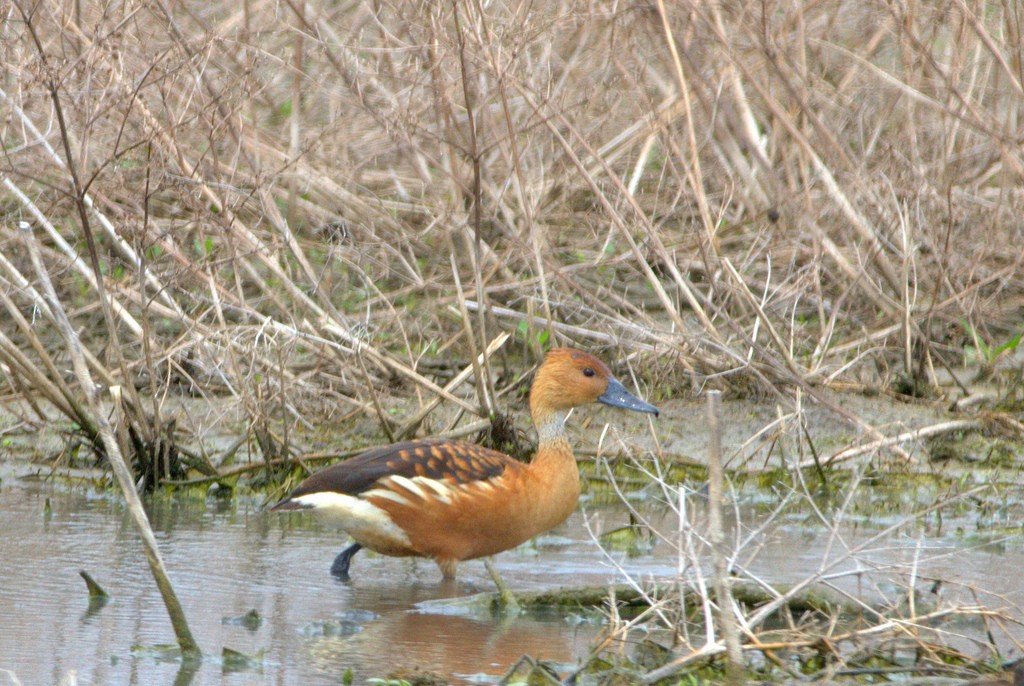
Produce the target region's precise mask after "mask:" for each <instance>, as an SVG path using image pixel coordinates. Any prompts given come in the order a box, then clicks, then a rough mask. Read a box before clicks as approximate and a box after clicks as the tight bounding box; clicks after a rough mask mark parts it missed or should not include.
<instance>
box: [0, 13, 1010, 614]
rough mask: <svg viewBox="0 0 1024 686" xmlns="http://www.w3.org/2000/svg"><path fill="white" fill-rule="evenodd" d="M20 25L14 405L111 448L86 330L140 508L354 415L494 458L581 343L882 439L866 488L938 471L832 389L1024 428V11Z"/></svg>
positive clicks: (9, 204)
mask: <svg viewBox="0 0 1024 686" xmlns="http://www.w3.org/2000/svg"><path fill="white" fill-rule="evenodd" d="M0 11H2V12H3V13H4V16H3V18H2V19H3V20H2V23H0V56H2V63H3V65H4V66H3V82H2V84H0V112H2V113H3V116H2V117H0V133H2V144H3V156H2V159H0V212H2V217H3V221H2V222H0V299H2V301H3V310H2V320H3V326H0V365H2V367H0V369H2V379H3V382H4V383H5V384H6V388H7V396H6V397H7V399H8V400H9V401H12V402H10V403H9V404H10V406H11V407H12V408H15V409H16V410H17V412H19V413H21V415H22V418H23V420H24V422H25V423H26V424H27V425H28V426H39V425H43V424H47V423H49V422H51V421H52V419H53V413H54V412H56V413H58V414H59V415H61V416H62V417H63V418H64V419H63V420H62V425H63V426H66V427H67V428H68V429H69V430H70V431H72V432H75V433H77V434H80V435H82V436H84V437H85V439H86V441H87V442H88V444H89V445H90V447H94V448H95V449H97V450H98V451H100V452H102V451H103V448H102V447H101V443H100V440H99V428H98V425H97V423H96V420H95V415H94V414H93V413H91V412H90V410H89V405H88V402H87V400H90V399H87V398H84V397H83V392H82V390H81V389H80V387H79V385H78V382H77V381H76V379H75V377H74V376H73V375H72V374H71V373H70V371H69V368H68V366H69V365H68V361H67V358H66V353H65V352H64V349H65V348H64V342H63V339H61V338H60V336H58V335H57V333H56V331H57V330H56V323H57V321H58V319H59V316H58V314H57V312H56V310H57V309H63V310H65V311H66V313H67V316H68V318H69V320H70V322H71V324H72V326H73V328H74V330H75V331H76V332H77V334H78V336H79V337H80V338H81V340H82V342H83V345H84V349H83V354H84V356H85V361H86V363H87V365H88V368H89V371H90V373H91V374H92V375H93V377H94V378H95V379H96V381H97V382H98V384H99V388H100V391H101V395H102V400H103V402H104V407H105V408H106V409H105V411H107V412H111V413H112V416H115V417H116V418H117V422H116V425H117V426H116V427H115V429H116V438H117V440H118V441H119V443H120V444H121V449H122V451H123V452H125V454H126V455H128V456H130V457H131V460H132V462H133V463H134V464H135V466H136V470H135V471H136V477H137V478H138V479H140V482H139V484H138V485H139V486H144V487H148V488H152V487H153V486H155V485H156V484H157V483H159V482H161V481H166V480H174V479H180V478H181V476H182V475H183V472H182V471H181V465H180V461H179V460H178V459H177V458H178V457H179V456H180V455H183V454H188V455H190V459H189V461H188V463H187V465H186V466H188V467H190V468H192V470H193V471H195V470H198V471H199V472H201V473H204V474H206V475H207V476H211V477H216V476H217V474H218V472H217V470H216V468H215V467H214V464H213V463H214V462H218V461H222V460H224V459H225V458H229V457H231V456H233V454H234V451H237V450H238V444H234V445H233V446H232V447H231V448H230V449H229V450H228V451H225V453H224V454H223V455H220V456H219V459H218V460H213V459H211V457H210V456H209V455H208V454H207V453H206V451H205V449H204V448H202V447H200V448H197V449H196V450H194V451H192V452H191V453H186V452H185V451H184V447H183V446H182V445H180V443H181V442H180V441H179V440H178V436H177V435H176V434H177V432H180V431H187V432H188V433H189V434H190V435H191V436H192V437H193V438H194V439H195V440H194V442H195V443H198V444H199V445H200V446H202V444H203V438H204V437H205V436H206V435H208V434H209V433H212V432H214V431H215V430H216V428H217V427H219V426H221V425H222V422H223V418H224V417H225V416H226V414H227V413H228V410H227V408H229V407H230V408H231V409H232V410H233V411H234V412H236V413H237V414H238V416H240V417H242V419H243V423H244V426H245V430H246V431H247V432H248V434H249V436H251V438H252V441H251V442H252V443H253V444H256V445H258V448H259V452H260V454H261V455H262V458H263V460H265V464H267V465H277V464H281V463H287V462H289V460H290V459H291V458H292V457H294V456H295V455H296V453H302V452H307V451H306V450H304V449H303V447H304V446H305V444H304V443H303V440H304V439H302V438H298V437H299V436H309V435H311V434H314V433H315V431H316V425H317V424H318V422H319V421H321V420H323V419H324V418H327V420H328V421H331V422H336V423H337V422H342V421H343V420H345V421H347V420H348V419H351V418H355V417H372V418H373V420H374V421H375V422H376V423H377V425H378V427H379V432H380V434H381V435H382V436H383V437H386V438H388V439H398V438H403V437H407V436H410V435H414V434H416V433H417V432H422V431H424V430H429V431H430V432H432V433H439V432H442V431H461V432H478V431H481V430H484V429H486V428H487V427H488V426H490V425H491V424H492V420H493V419H494V418H495V417H497V416H499V415H500V414H501V413H502V408H503V407H504V405H505V404H507V403H508V402H509V398H510V397H514V396H515V394H516V392H517V391H518V389H520V388H522V381H523V377H524V375H526V374H528V372H529V366H530V365H529V360H536V359H537V357H538V355H539V354H540V352H541V351H542V349H543V348H544V347H546V346H549V345H552V344H555V343H572V344H575V345H579V346H582V347H586V348H591V349H597V348H611V349H614V350H615V351H616V353H615V354H614V355H609V356H610V357H611V356H614V357H618V358H624V359H626V360H627V361H628V364H629V365H630V368H629V369H628V370H626V369H623V370H620V371H622V372H623V375H624V376H626V377H627V378H630V377H632V378H634V379H635V380H636V381H637V382H638V383H640V384H641V385H642V386H645V387H646V389H647V393H646V395H648V396H650V397H651V398H652V399H654V400H658V399H660V398H663V397H671V396H673V395H679V394H683V393H686V392H689V390H690V389H696V388H700V389H703V388H706V387H714V388H720V389H722V390H724V391H725V392H726V394H727V396H728V395H731V396H737V395H750V394H754V395H757V396H770V397H773V398H775V399H776V400H777V402H778V403H779V404H780V406H782V407H785V408H787V409H786V412H792V413H794V416H799V415H800V406H801V403H811V402H822V403H823V404H824V405H825V406H827V407H830V408H832V409H833V410H834V411H836V412H837V413H839V414H841V415H843V416H845V417H846V418H847V419H849V420H852V421H854V422H855V423H857V424H858V425H859V426H860V428H862V429H864V428H866V429H867V431H866V434H867V438H868V440H869V441H871V442H870V443H865V444H864V445H863V446H859V447H858V446H854V447H852V448H850V450H851V451H853V452H851V453H850V455H846V456H845V457H843V455H844V453H842V452H839V453H836V454H835V455H836V458H835V459H836V460H837V461H841V460H845V459H848V458H850V457H856V456H860V455H863V454H866V453H868V452H874V451H876V450H879V449H888V448H891V447H892V446H894V445H898V444H899V443H901V442H903V439H902V438H901V436H902V434H900V435H897V436H896V437H895V439H894V440H889V439H887V437H886V436H883V435H882V434H881V433H879V432H877V431H874V430H873V429H871V427H870V426H865V424H864V422H861V421H860V420H859V418H858V417H856V416H854V415H852V414H850V413H849V412H847V411H845V410H844V408H843V407H842V406H841V404H836V403H834V402H832V401H830V400H828V399H827V398H825V397H823V396H821V395H820V393H819V391H821V390H822V389H825V388H833V389H843V390H850V389H853V390H858V391H865V390H870V391H871V392H885V393H893V394H899V395H901V396H905V397H922V396H923V397H929V398H941V399H942V402H947V403H948V402H952V401H954V400H957V402H961V401H965V400H966V401H965V402H964V403H963V405H962V406H959V407H958V408H957V409H967V408H970V409H971V410H974V409H976V407H977V406H979V405H982V406H988V405H991V402H993V401H1001V402H1003V403H1004V405H1003V406H1001V407H997V409H1001V410H1004V412H1003V413H1002V414H1000V415H999V417H998V418H995V419H993V418H992V416H991V415H986V416H984V417H981V418H979V419H973V418H972V419H967V420H962V421H963V422H966V423H967V424H963V423H956V422H951V423H950V426H952V427H953V429H949V430H961V429H962V428H964V427H965V426H966V427H967V428H975V429H976V428H981V427H985V426H992V425H993V423H995V424H997V425H998V426H999V427H1000V428H1001V430H1004V431H1012V432H1017V431H1019V429H1020V425H1019V424H1018V423H1017V422H1016V419H1015V418H1016V416H1017V412H1016V410H1017V409H1019V408H1018V405H1017V400H1018V398H1019V396H1020V374H1019V365H1017V364H1013V362H1014V358H1015V354H1016V352H1017V347H1018V344H1019V342H1020V337H1021V331H1022V329H1021V314H1022V305H1024V282H1022V279H1021V274H1022V273H1024V272H1022V270H1021V261H1022V259H1024V252H1022V250H1021V247H1020V246H1021V244H1022V240H1021V238H1022V237H1021V230H1022V224H1021V217H1022V216H1024V183H1022V180H1024V178H1022V177H1024V155H1022V150H1024V146H1022V143H1024V134H1022V131H1024V129H1022V127H1021V113H1022V108H1024V86H1022V84H1024V59H1022V58H1024V52H1022V47H1021V46H1022V45H1024V38H1022V36H1021V27H1022V25H1024V7H1022V6H1021V5H1019V4H1018V3H1013V2H1004V3H990V4H983V3H969V2H964V1H963V0H941V1H939V2H935V3H913V2H911V3H892V2H888V3H883V2H867V3H864V2H851V1H848V0H847V1H844V0H826V1H825V2H818V3H788V4H787V3H781V4H779V3H760V4H758V3H728V2H727V3H710V4H709V3H698V2H681V3H671V4H666V3H664V2H662V1H661V0H658V1H657V2H653V3H613V2H591V3H582V2H573V1H571V0H566V1H564V2H555V3H523V4H516V3H500V2H499V3H489V4H486V5H484V4H481V3H472V2H469V3H466V2H459V1H458V0H455V1H454V2H451V3H405V2H395V3H392V2H387V1H385V2H378V3H364V2H351V1H347V0H342V1H341V2H338V3H334V4H329V5H322V4H315V3H306V2H304V0H285V2H265V1H262V0H244V1H243V2H242V3H198V4H197V3H191V4H189V3H180V2H174V0H160V1H158V2H139V1H137V0H129V1H128V2H123V3H107V2H78V3H63V4H62V3H55V2H52V1H50V0H13V1H12V2H11V3H9V4H7V5H4V6H2V7H0ZM33 254H37V255H38V258H39V260H40V261H41V262H40V264H39V265H38V269H37V268H36V267H35V266H34V265H33V264H32V256H33ZM39 269H42V270H44V271H45V272H47V273H48V274H49V276H50V280H51V281H52V283H53V286H54V289H55V295H56V297H55V298H48V297H46V296H45V295H44V294H43V292H42V289H41V286H40V279H39V278H38V276H37V274H38V273H39ZM510 333H514V336H515V337H514V339H513V340H514V341H515V344H514V345H505V346H504V347H502V344H503V343H504V342H505V337H506V336H507V335H508V334H510ZM509 359H511V360H512V362H513V363H512V364H509ZM641 361H642V363H641ZM1008 363H1011V364H1009V365H1008ZM1007 366H1010V367H1011V368H1014V369H1018V371H1014V372H1013V373H1010V374H1006V373H1005V370H1006V368H1007ZM993 380H995V381H997V382H998V383H997V384H996V393H995V396H994V398H990V397H989V396H988V395H986V394H987V393H989V392H990V388H989V387H988V386H986V388H985V389H982V390H980V391H979V384H989V386H991V385H992V384H991V382H992V381H993ZM986 389H987V390H986ZM176 396H198V397H199V398H201V399H203V400H206V401H208V407H209V411H208V412H207V413H199V414H196V413H193V414H191V415H189V416H188V417H187V418H182V417H176V416H168V415H169V413H168V411H167V403H168V400H169V399H173V398H174V397H176ZM398 396H401V397H404V398H409V397H413V398H415V400H416V402H417V404H418V405H419V407H420V408H421V409H420V410H419V411H418V412H416V413H414V414H413V416H409V417H396V416H394V415H392V414H391V412H390V411H389V402H390V401H391V400H392V399H393V398H395V397H398ZM91 400H95V398H93V399H91ZM13 401H17V402H16V403H15V402H13ZM986 403H987V404H988V405H986ZM442 405H443V406H445V407H447V408H449V409H451V410H452V412H455V413H457V416H456V419H455V420H454V422H451V423H449V422H448V420H447V417H448V416H450V415H448V416H446V419H444V420H442V419H438V418H436V417H434V416H433V411H434V409H435V408H436V407H438V406H442ZM171 414H173V413H171ZM943 430H945V429H943ZM912 434H913V435H912ZM507 435H508V434H506V436H507ZM511 435H512V436H513V437H514V435H515V434H514V429H513V434H511ZM907 435H908V436H910V437H911V438H920V436H917V435H916V434H915V432H911V433H910V434H907ZM189 442H193V441H191V440H190V441H189ZM179 450H181V451H182V452H179ZM858 451H859V452H858ZM817 463H818V456H817V455H815V456H812V457H808V458H806V461H805V466H813V465H815V464H817ZM218 466H222V471H221V473H222V474H223V473H225V472H226V470H227V467H226V466H224V465H218ZM818 466H820V465H818ZM245 468H246V467H242V469H245ZM740 619H741V620H743V618H742V617H741V618H740ZM744 621H745V620H744Z"/></svg>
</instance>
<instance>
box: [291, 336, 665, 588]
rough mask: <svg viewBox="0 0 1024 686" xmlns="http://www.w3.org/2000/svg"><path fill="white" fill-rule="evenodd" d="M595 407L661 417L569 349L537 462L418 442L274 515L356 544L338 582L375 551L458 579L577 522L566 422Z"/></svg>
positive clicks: (359, 463) (297, 495)
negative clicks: (461, 569)
mask: <svg viewBox="0 0 1024 686" xmlns="http://www.w3.org/2000/svg"><path fill="white" fill-rule="evenodd" d="M592 402H600V403H604V404H605V405H611V406H613V407H622V408H625V409H627V410H634V411H637V412H649V413H651V414H654V415H657V414H658V409H657V408H656V407H654V406H653V405H651V404H649V403H646V402H644V401H643V400H640V399H639V398H637V397H636V396H634V395H633V394H631V393H630V392H629V391H627V390H626V388H625V387H624V386H623V385H622V384H621V383H620V382H619V381H618V380H617V379H616V378H615V377H614V376H612V373H611V372H610V371H609V370H608V367H606V366H605V364H604V363H603V362H601V360H599V359H597V358H596V357H594V356H593V355H590V354H588V353H585V352H581V351H579V350H573V349H571V348H559V349H556V350H552V351H551V352H549V353H548V354H547V356H546V358H545V360H544V363H543V364H542V365H541V367H540V369H538V370H537V374H536V376H535V377H534V380H533V385H532V386H531V388H530V415H531V417H532V418H533V423H534V425H535V426H536V428H537V433H538V437H539V446H538V448H537V453H536V455H534V457H533V460H532V461H531V462H530V463H528V464H526V463H523V462H519V461H517V460H514V459H513V458H511V457H509V456H508V455H504V454H502V453H499V452H497V451H494V450H489V449H487V448H483V447H481V446H478V445H474V444H472V443H466V442H463V441H451V440H445V439H427V440H416V441H408V442H405V443H397V444H395V445H389V446H386V447H383V448H377V449H375V450H370V451H368V452H365V453H363V454H362V455H359V456H357V457H354V458H352V459H350V460H346V461H345V462H341V463H339V464H336V465H333V466H331V467H328V468H326V469H323V470H321V471H319V472H317V473H315V474H313V475H312V476H310V477H309V478H307V479H306V480H305V481H303V482H302V483H300V484H299V485H298V487H297V488H296V489H295V490H294V491H293V492H292V494H291V495H290V496H288V497H287V498H285V499H284V500H282V501H281V502H279V503H278V504H277V505H275V506H274V507H273V508H271V509H273V510H312V511H314V512H316V513H317V514H319V515H321V516H323V518H324V519H326V520H328V521H330V522H332V523H334V524H336V525H338V526H339V527H340V528H342V529H344V530H345V531H347V532H348V533H349V535H350V536H352V538H354V539H355V543H353V544H352V545H350V546H349V547H348V548H346V549H345V550H343V551H342V552H341V553H340V554H339V555H338V557H337V558H336V559H335V561H334V564H333V565H332V566H331V573H332V574H334V575H335V576H338V577H342V578H347V576H348V568H349V563H350V562H351V561H352V556H353V555H355V554H356V553H357V552H359V550H360V549H361V548H363V547H366V548H369V549H371V550H375V551H377V552H378V553H381V554H384V555H393V556H397V557H406V556H416V557H429V558H432V559H433V560H434V561H435V562H437V564H438V566H439V567H440V568H441V573H442V574H443V575H444V577H445V578H446V579H451V578H454V576H455V567H456V564H457V563H458V562H460V561H462V560H472V559H475V558H478V557H484V556H487V555H494V554H495V553H499V552H501V551H503V550H508V549H510V548H514V547H515V546H517V545H519V544H520V543H523V542H524V541H526V540H528V539H530V538H533V537H534V536H536V535H537V534H540V533H543V532H545V531H548V530H549V529H552V528H554V527H555V526H557V525H558V524H561V523H562V522H563V521H565V520H566V519H567V518H568V517H569V515H570V514H572V511H573V510H574V509H575V508H576V501H577V499H578V498H579V493H580V475H579V471H578V469H577V466H576V458H575V457H574V456H573V453H572V447H571V446H570V445H569V439H568V436H567V435H566V431H565V421H566V418H567V417H568V415H569V411H570V410H572V408H574V407H576V406H577V405H584V404H586V403H592Z"/></svg>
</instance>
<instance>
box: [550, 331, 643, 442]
mask: <svg viewBox="0 0 1024 686" xmlns="http://www.w3.org/2000/svg"><path fill="white" fill-rule="evenodd" d="M594 402H598V403H604V404H605V405H610V406H612V407H621V408H623V409H626V410H633V411H635V412H649V413H651V414H653V415H657V414H658V408H656V407H655V406H654V405H651V404H650V403H647V402H644V401H643V400H641V399H640V398H638V397H636V396H635V395H633V394H632V393H630V392H629V391H627V390H626V387H625V386H623V385H622V383H621V382H619V380H618V379H616V378H615V376H613V375H612V373H611V371H610V370H609V369H608V366H607V365H605V363H604V362H602V361H601V360H599V359H597V358H596V357H594V356H593V355H591V354H590V353H585V352H583V351H582V350H575V349H573V348H556V349H554V350H552V351H551V352H549V353H548V354H547V356H546V357H545V358H544V364H542V365H541V366H540V369H538V370H537V375H536V377H534V380H533V386H532V388H531V389H530V414H531V415H532V416H533V419H534V421H535V422H537V423H538V424H541V423H542V422H543V420H544V418H545V417H547V416H549V415H550V414H551V413H552V412H558V413H564V412H566V411H568V410H570V409H572V408H573V407H577V406H578V405H586V404H588V403H594Z"/></svg>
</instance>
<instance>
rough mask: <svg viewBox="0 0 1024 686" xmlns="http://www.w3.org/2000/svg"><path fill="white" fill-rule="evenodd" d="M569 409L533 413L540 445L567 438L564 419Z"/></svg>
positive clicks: (566, 439) (567, 415)
mask: <svg viewBox="0 0 1024 686" xmlns="http://www.w3.org/2000/svg"><path fill="white" fill-rule="evenodd" d="M571 411H572V410H567V411H559V410H548V411H547V412H538V413H536V414H535V415H534V417H533V423H534V424H535V425H536V427H537V440H538V441H539V442H540V445H544V444H545V443H554V442H561V441H568V440H569V439H568V436H567V435H566V433H565V420H566V419H567V418H568V417H569V413H570V412H571Z"/></svg>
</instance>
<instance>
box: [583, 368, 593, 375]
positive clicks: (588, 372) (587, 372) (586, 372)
mask: <svg viewBox="0 0 1024 686" xmlns="http://www.w3.org/2000/svg"><path fill="white" fill-rule="evenodd" d="M593 375H594V370H593V369H591V368H590V367H584V368H583V376H593Z"/></svg>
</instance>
